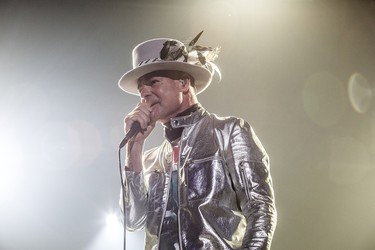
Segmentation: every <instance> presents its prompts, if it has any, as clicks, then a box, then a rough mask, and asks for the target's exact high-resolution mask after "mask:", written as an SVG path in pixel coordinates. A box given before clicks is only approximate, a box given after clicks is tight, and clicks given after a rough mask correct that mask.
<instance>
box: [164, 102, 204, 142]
mask: <svg viewBox="0 0 375 250" xmlns="http://www.w3.org/2000/svg"><path fill="white" fill-rule="evenodd" d="M198 109H200V105H199V104H198V103H197V104H194V105H193V106H191V107H190V108H188V109H186V110H185V111H182V112H181V113H179V114H177V115H176V117H179V116H186V115H190V114H191V113H193V112H195V111H197V110H198ZM182 130H184V128H182V127H181V128H173V127H172V125H171V122H170V121H169V122H167V123H164V137H165V138H166V139H167V140H168V141H169V142H171V143H172V142H173V141H175V140H176V139H178V138H180V137H181V134H182Z"/></svg>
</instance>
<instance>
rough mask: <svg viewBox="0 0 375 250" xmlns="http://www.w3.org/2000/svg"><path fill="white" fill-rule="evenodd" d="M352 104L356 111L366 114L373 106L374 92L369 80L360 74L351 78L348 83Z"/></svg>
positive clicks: (355, 74)
mask: <svg viewBox="0 0 375 250" xmlns="http://www.w3.org/2000/svg"><path fill="white" fill-rule="evenodd" d="M348 95H349V100H350V103H351V105H352V107H353V109H354V110H355V111H357V112H358V113H361V114H364V113H366V112H367V111H368V109H369V108H370V106H371V102H372V98H373V91H372V89H371V86H370V84H369V82H368V81H367V79H366V78H365V77H364V76H363V75H361V74H360V73H354V74H352V75H351V76H350V79H349V83H348Z"/></svg>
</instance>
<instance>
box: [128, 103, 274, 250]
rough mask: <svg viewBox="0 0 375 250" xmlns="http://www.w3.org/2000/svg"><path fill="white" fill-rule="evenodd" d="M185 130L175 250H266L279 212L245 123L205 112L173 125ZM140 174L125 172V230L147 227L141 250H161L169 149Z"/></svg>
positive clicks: (151, 154)
mask: <svg viewBox="0 0 375 250" xmlns="http://www.w3.org/2000/svg"><path fill="white" fill-rule="evenodd" d="M171 124H172V126H173V127H184V130H183V133H182V136H181V140H180V142H179V143H180V157H179V166H178V173H179V213H178V215H179V220H178V221H179V228H178V229H179V236H180V249H186V250H192V249H194V250H195V249H212V250H219V249H252V250H255V249H270V246H271V240H272V235H273V232H274V229H275V226H276V209H275V204H274V195H273V189H272V180H271V176H270V172H269V171H270V170H269V159H268V156H267V154H266V152H265V150H264V148H263V147H262V145H261V143H260V141H259V140H258V138H257V137H256V135H255V134H254V132H253V130H252V128H251V127H250V126H249V124H248V123H247V122H245V121H244V120H242V119H239V118H234V117H229V118H220V117H217V116H216V115H214V114H210V113H208V112H207V111H206V110H204V109H203V108H201V109H199V110H198V111H196V112H194V113H192V114H191V115H189V116H183V117H177V118H174V119H173V120H172V121H171ZM143 163H144V168H143V169H144V171H143V173H135V172H132V171H126V175H125V177H126V188H125V197H126V200H125V202H126V206H125V207H126V214H127V216H126V221H127V228H128V230H131V231H132V230H137V229H141V228H143V227H144V226H146V228H145V233H146V239H145V249H155V250H156V249H159V247H158V245H159V234H160V231H161V225H162V221H163V218H164V214H165V210H166V205H167V200H168V196H169V190H170V186H169V185H170V176H171V163H172V147H171V145H170V143H169V142H167V141H164V143H163V144H162V145H161V146H160V147H158V148H155V149H152V150H150V151H148V152H146V153H145V155H144V159H143Z"/></svg>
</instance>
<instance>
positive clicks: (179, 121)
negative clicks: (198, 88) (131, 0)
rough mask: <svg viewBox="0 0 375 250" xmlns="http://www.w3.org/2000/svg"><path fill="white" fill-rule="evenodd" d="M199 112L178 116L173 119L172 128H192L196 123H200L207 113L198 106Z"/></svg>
mask: <svg viewBox="0 0 375 250" xmlns="http://www.w3.org/2000/svg"><path fill="white" fill-rule="evenodd" d="M198 105H199V107H198V110H197V111H195V112H193V113H191V114H189V115H186V116H178V117H174V118H172V119H171V126H172V128H181V127H187V126H190V125H192V124H194V123H196V122H198V121H199V120H200V119H201V118H202V117H203V115H204V113H206V110H205V109H204V108H203V107H202V106H201V105H200V104H198Z"/></svg>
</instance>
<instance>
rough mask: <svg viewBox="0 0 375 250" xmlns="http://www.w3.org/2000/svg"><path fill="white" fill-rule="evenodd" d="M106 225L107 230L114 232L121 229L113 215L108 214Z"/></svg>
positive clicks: (117, 219) (119, 223) (118, 221)
mask: <svg viewBox="0 0 375 250" xmlns="http://www.w3.org/2000/svg"><path fill="white" fill-rule="evenodd" d="M106 224H107V226H108V227H109V228H111V229H114V230H118V229H121V228H122V226H121V222H120V220H119V218H118V217H117V216H116V214H114V213H110V214H108V215H107V217H106Z"/></svg>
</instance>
